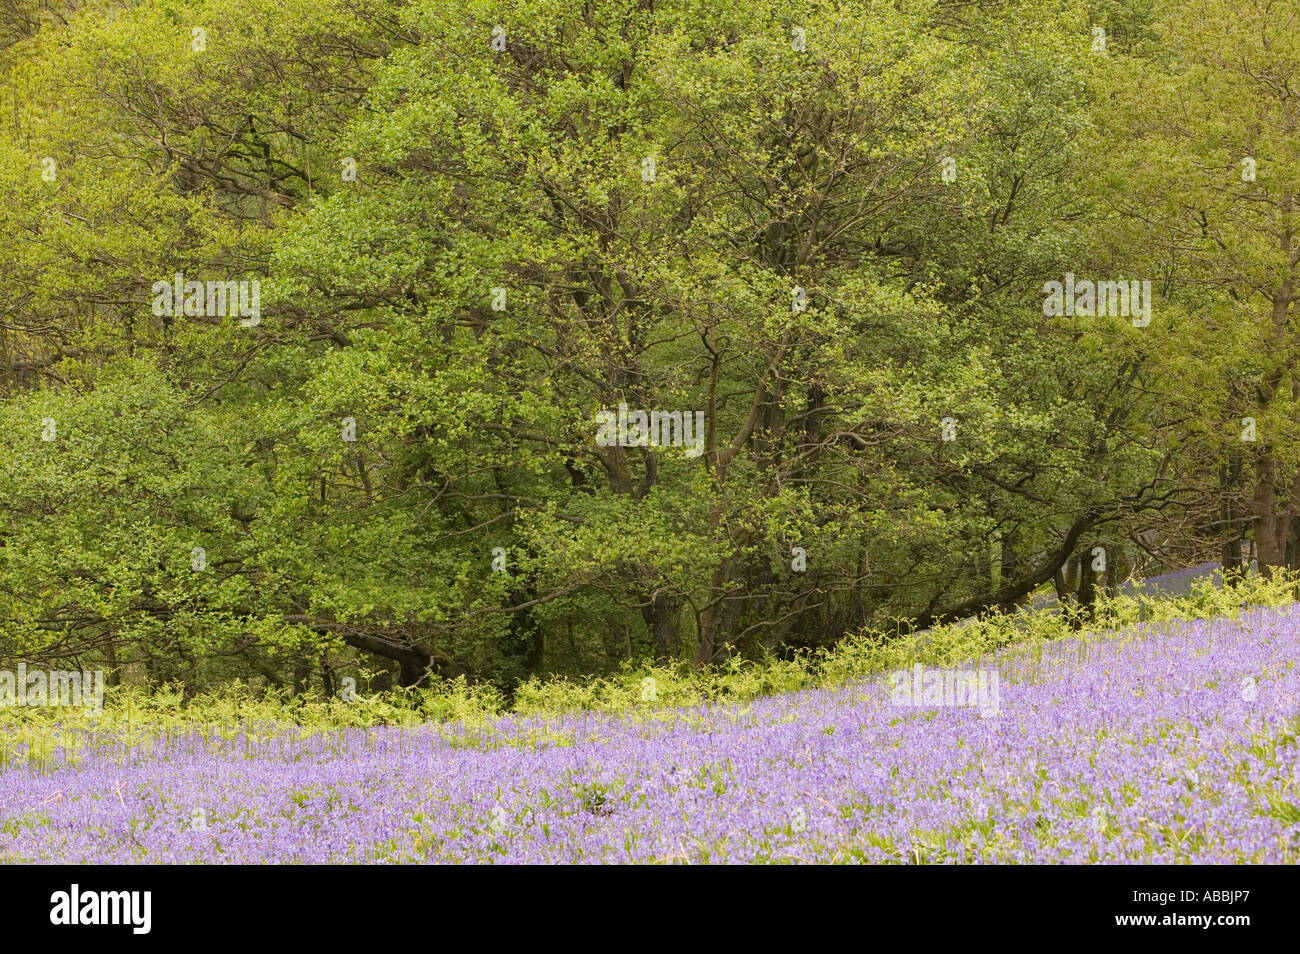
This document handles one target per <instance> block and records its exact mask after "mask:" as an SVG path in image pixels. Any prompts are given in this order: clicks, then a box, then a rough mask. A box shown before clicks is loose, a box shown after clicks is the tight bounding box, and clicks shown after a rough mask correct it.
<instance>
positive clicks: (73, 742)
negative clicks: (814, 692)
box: [0, 574, 1300, 768]
mask: <svg viewBox="0 0 1300 954" xmlns="http://www.w3.org/2000/svg"><path fill="white" fill-rule="evenodd" d="M1297 585H1300V574H1298V575H1288V576H1287V577H1286V578H1281V579H1277V580H1271V581H1270V580H1265V579H1262V578H1260V577H1258V576H1251V577H1248V578H1246V579H1244V580H1242V581H1240V582H1239V584H1238V585H1237V586H1236V587H1233V588H1229V587H1221V586H1215V585H1214V584H1213V583H1212V582H1210V581H1208V580H1201V581H1197V582H1196V583H1195V584H1194V585H1193V587H1192V589H1191V590H1190V591H1189V593H1188V594H1187V595H1185V596H1182V597H1178V598H1165V597H1159V598H1157V597H1152V596H1148V595H1143V594H1142V593H1141V592H1138V593H1136V594H1133V595H1120V596H1110V597H1107V596H1099V598H1098V604H1097V606H1096V608H1095V616H1094V618H1093V620H1092V621H1091V622H1090V623H1088V625H1087V626H1086V627H1082V628H1079V627H1077V626H1075V625H1072V622H1071V620H1070V619H1069V618H1068V617H1067V616H1063V615H1061V614H1058V613H1053V612H1051V611H1047V610H1036V611H1026V612H1021V613H1017V614H1014V615H1002V614H991V615H988V616H985V617H982V618H979V619H974V620H967V621H964V622H963V623H960V624H952V625H946V626H940V627H936V628H934V629H932V630H929V631H927V632H925V633H922V634H919V635H910V636H900V635H898V634H896V633H895V634H892V635H890V634H885V633H882V632H864V633H858V634H853V635H850V636H847V637H846V638H845V639H844V640H842V641H841V642H840V643H839V644H838V645H836V646H835V647H833V648H831V649H827V650H823V651H819V652H808V653H803V654H800V655H798V656H796V657H795V658H793V659H778V658H775V657H773V658H769V659H766V660H757V661H755V660H735V661H733V662H730V663H728V664H726V665H722V666H715V667H710V668H698V667H693V666H689V665H686V664H680V665H670V666H649V665H641V666H633V665H627V666H625V667H623V669H621V670H620V671H619V672H617V673H615V674H613V675H609V676H603V677H591V678H586V679H571V678H560V677H556V678H550V679H538V678H533V679H530V680H528V681H526V682H524V683H522V684H521V685H519V686H518V687H517V688H516V691H515V692H514V695H513V698H511V699H507V697H506V696H505V695H504V694H503V693H502V692H501V691H500V690H499V689H498V688H496V687H495V686H492V685H483V684H471V683H468V682H466V681H465V680H463V679H458V680H448V681H441V682H438V683H437V684H435V685H434V686H433V687H431V688H424V689H418V690H394V691H389V692H383V693H373V694H358V695H357V697H356V698H355V699H354V700H353V701H350V702H344V701H342V700H341V699H325V698H322V697H321V696H320V695H319V694H311V693H308V694H305V695H293V694H291V693H287V692H279V691H274V690H264V689H261V688H255V687H252V686H249V685H247V684H243V683H234V684H231V685H228V686H225V687H223V688H221V689H219V690H213V691H209V692H204V693H201V694H199V695H196V696H193V697H192V698H190V699H188V700H187V699H185V698H184V697H183V694H182V693H181V692H180V690H179V689H178V688H177V687H174V686H163V687H159V688H156V689H153V690H152V691H146V690H143V689H140V688H138V687H133V688H114V687H108V688H107V689H106V690H105V703H104V708H103V711H102V712H101V713H99V714H97V715H95V714H91V713H90V712H88V711H86V710H80V709H58V708H23V707H9V708H3V709H0V768H3V767H5V766H6V765H10V764H13V762H14V761H15V760H21V761H31V760H33V759H35V760H36V761H37V762H40V761H43V760H44V757H45V755H46V754H48V753H52V752H54V751H56V750H61V751H62V753H63V754H64V755H65V756H71V757H72V758H73V759H75V753H76V751H77V746H78V745H79V744H80V742H81V740H83V739H84V738H85V736H86V733H87V731H88V730H89V731H94V730H98V732H97V734H100V735H102V734H104V733H110V734H111V735H113V736H114V737H116V739H117V740H118V741H120V742H121V743H123V744H127V745H130V744H133V743H138V742H143V741H145V740H146V739H148V738H156V737H157V736H159V735H162V734H171V733H175V734H177V735H181V734H184V733H188V732H192V731H194V730H196V729H201V727H207V728H208V729H211V728H212V727H220V728H219V730H218V734H219V735H221V736H222V737H226V738H229V737H230V735H231V734H232V732H239V733H243V734H244V735H245V736H248V735H254V736H257V735H264V736H270V735H271V734H274V733H278V732H283V731H284V730H285V729H287V728H294V727H296V728H297V729H298V730H299V731H300V732H301V733H302V734H304V735H306V734H311V733H314V732H318V731H326V730H335V729H344V728H348V727H358V728H359V727H368V726H380V725H404V726H410V725H416V724H422V723H440V724H443V725H444V726H445V727H447V731H449V732H451V731H453V729H452V727H460V728H459V729H455V730H454V731H457V732H463V731H465V729H466V728H467V727H473V733H471V734H470V735H469V736H468V738H478V739H482V737H483V735H484V733H487V734H488V735H492V734H493V733H494V729H493V724H494V723H496V722H497V721H498V720H500V719H502V718H503V717H507V716H522V717H530V716H537V717H541V718H543V719H548V718H551V717H557V716H564V715H566V714H571V713H579V712H583V711H587V712H605V713H626V714H628V715H629V716H630V717H633V718H637V719H646V718H649V719H653V718H656V717H657V716H658V715H659V714H663V715H665V716H666V715H668V713H667V712H665V711H664V710H672V709H682V708H689V707H693V706H700V705H706V704H719V705H728V704H736V703H745V702H748V701H751V700H753V699H756V698H758V697H761V696H766V695H771V694H775V693H781V692H791V691H795V690H799V689H807V688H831V687H837V686H842V685H845V684H847V683H851V682H853V681H854V680H860V679H864V678H869V677H872V676H876V675H879V674H881V673H885V672H888V671H890V670H893V669H897V668H900V667H906V666H912V665H915V664H917V663H920V664H922V665H928V666H948V665H954V664H958V663H971V662H977V661H979V660H982V659H988V658H989V657H991V656H992V655H993V654H995V653H998V652H1003V653H1007V652H1010V653H1013V654H1016V655H1021V656H1022V657H1023V658H1027V659H1032V658H1034V657H1036V655H1037V654H1038V653H1039V652H1041V651H1042V650H1043V649H1044V648H1045V647H1046V646H1047V645H1048V644H1049V643H1052V642H1054V641H1057V640H1060V639H1062V638H1066V637H1069V636H1077V635H1079V634H1080V632H1083V633H1085V634H1087V635H1088V638H1089V641H1090V642H1092V641H1095V640H1106V639H1127V638H1134V637H1135V634H1136V633H1138V630H1136V629H1135V624H1138V623H1143V622H1155V623H1161V622H1173V621H1177V620H1195V619H1206V618H1211V617H1218V616H1222V617H1230V618H1231V617H1236V616H1239V615H1240V614H1241V613H1242V612H1243V611H1244V610H1245V609H1247V608H1249V607H1259V606H1269V607H1278V606H1284V605H1288V604H1290V603H1292V602H1294V600H1295V594H1296V588H1297Z"/></svg>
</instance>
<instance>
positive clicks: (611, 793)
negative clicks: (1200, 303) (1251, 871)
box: [0, 607, 1300, 863]
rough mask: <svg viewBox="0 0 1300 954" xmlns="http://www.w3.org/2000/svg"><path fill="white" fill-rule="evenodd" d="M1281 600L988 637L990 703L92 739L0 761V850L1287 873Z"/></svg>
mask: <svg viewBox="0 0 1300 954" xmlns="http://www.w3.org/2000/svg"><path fill="white" fill-rule="evenodd" d="M1298 662H1300V607H1291V608H1287V609H1282V610H1268V609H1259V610H1253V611H1250V612H1247V613H1243V614H1242V615H1241V616H1240V617H1239V618H1237V619H1227V618H1217V619H1212V620H1203V621H1196V622H1174V623H1164V624H1158V625H1154V624H1143V625H1140V626H1137V627H1134V628H1130V629H1127V630H1124V631H1121V632H1118V633H1111V634H1098V635H1091V636H1088V637H1086V638H1081V639H1072V640H1064V641H1056V642H1052V643H1048V644H1046V645H1045V646H1044V645H1040V646H1038V647H1036V648H1033V649H1029V648H1026V647H1019V648H1011V649H1008V650H1005V651H1003V653H1002V654H1001V655H1000V656H999V657H998V658H997V659H996V660H985V662H984V663H983V665H984V666H986V667H988V666H995V667H996V668H997V669H998V670H999V672H1000V676H1001V679H1000V715H998V716H996V717H989V718H982V717H981V715H980V713H979V712H978V711H977V710H976V709H973V708H968V707H948V708H944V707H934V706H931V707H924V706H922V707H917V708H910V707H902V706H899V705H895V704H893V703H892V702H891V696H890V691H889V681H888V678H887V674H885V675H882V676H881V678H879V679H877V680H864V681H862V682H859V683H857V684H853V685H848V686H843V687H839V688H835V689H817V690H806V691H800V692H792V693H788V694H784V695H777V696H771V697H764V698H758V699H755V700H754V701H753V702H751V703H748V704H744V705H728V706H711V707H709V706H703V707H698V708H694V709H680V710H674V709H654V708H649V707H647V708H641V709H636V710H633V711H628V712H622V713H616V714H611V713H591V712H588V713H573V714H569V715H565V716H563V717H561V716H558V715H553V716H550V717H548V718H540V717H534V718H522V717H512V718H502V719H500V720H498V721H495V722H484V723H483V724H481V725H473V724H470V725H467V724H463V723H462V724H456V725H450V724H442V725H437V724H430V725H425V726H420V727H417V728H395V727H389V728H371V729H350V730H346V731H344V730H331V731H328V732H327V731H315V732H308V733H304V732H302V731H301V730H298V731H295V730H290V729H280V730H277V731H275V732H269V731H267V730H264V729H262V730H257V731H253V730H247V731H245V730H232V729H230V728H227V729H226V730H220V729H218V728H212V729H210V730H205V731H193V732H186V733H180V734H175V733H173V734H170V735H162V736H159V737H155V738H152V739H146V740H141V739H138V738H137V739H128V738H124V737H122V735H121V734H120V732H113V733H110V732H106V731H104V730H100V731H98V732H94V733H91V734H88V735H85V736H84V737H82V738H80V739H79V741H78V744H77V745H75V746H69V747H68V748H67V749H66V750H61V754H60V755H59V756H58V757H57V758H52V759H51V758H46V759H43V760H42V761H41V762H40V764H39V765H37V764H33V763H32V761H31V760H24V759H22V758H18V757H15V755H14V753H13V752H12V751H10V753H9V755H8V757H7V758H6V760H5V762H4V767H3V768H2V769H0V792H3V798H2V799H0V861H37V862H98V863H105V862H107V863H120V862H205V863H206V862H218V863H221V862H254V863H259V862H270V863H284V862H307V863H316V862H376V861H377V862H395V863H400V862H461V861H477V862H522V863H534V862H578V863H585V862H689V863H700V862H733V863H734V862H782V861H798V862H899V863H970V862H1035V863H1037V862H1064V863H1082V862H1103V863H1129V862H1138V863H1168V862H1200V863H1215V862H1266V863H1295V862H1296V861H1297V860H1298V859H1300V754H1298V751H1297V740H1296V736H1297V733H1300V712H1298V708H1300V665H1297V663H1298Z"/></svg>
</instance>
